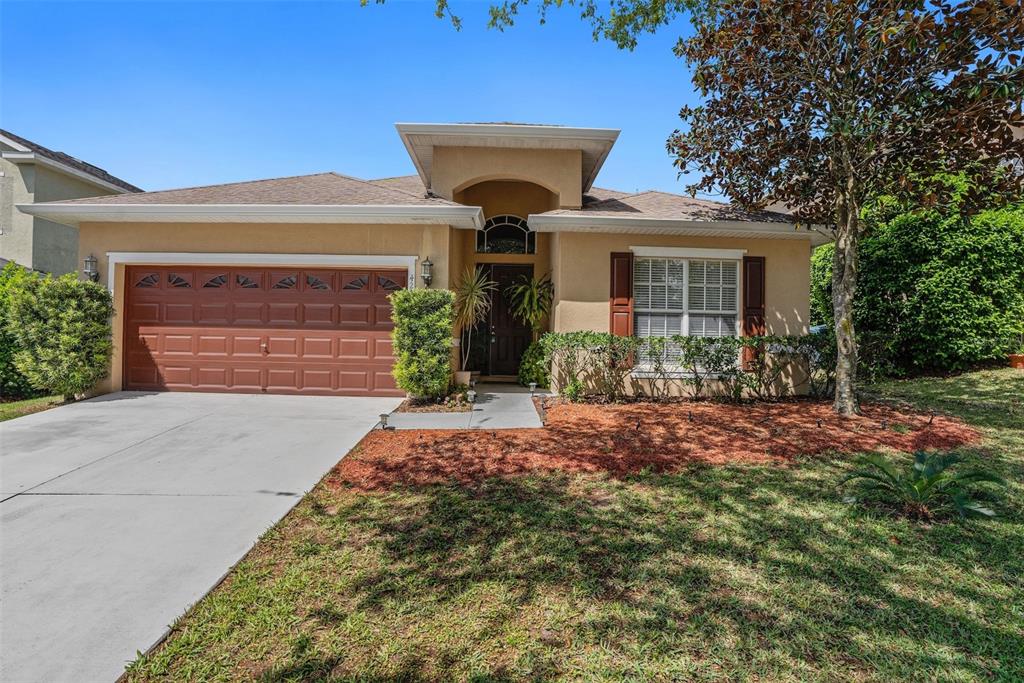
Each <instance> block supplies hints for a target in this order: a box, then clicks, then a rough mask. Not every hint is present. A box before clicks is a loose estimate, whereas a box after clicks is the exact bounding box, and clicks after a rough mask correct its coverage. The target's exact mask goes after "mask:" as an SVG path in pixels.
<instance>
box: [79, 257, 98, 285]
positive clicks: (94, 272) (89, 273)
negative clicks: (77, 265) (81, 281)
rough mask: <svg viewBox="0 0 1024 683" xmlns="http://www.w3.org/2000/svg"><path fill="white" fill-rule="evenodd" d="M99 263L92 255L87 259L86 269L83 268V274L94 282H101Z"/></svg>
mask: <svg viewBox="0 0 1024 683" xmlns="http://www.w3.org/2000/svg"><path fill="white" fill-rule="evenodd" d="M98 263H99V261H97V260H96V257H95V256H93V255H92V254H89V255H88V256H86V257H85V267H84V268H82V274H83V275H85V276H86V277H87V278H89V279H90V280H91V281H93V282H99V279H100V271H99V270H98V269H97V267H96V266H97V264H98Z"/></svg>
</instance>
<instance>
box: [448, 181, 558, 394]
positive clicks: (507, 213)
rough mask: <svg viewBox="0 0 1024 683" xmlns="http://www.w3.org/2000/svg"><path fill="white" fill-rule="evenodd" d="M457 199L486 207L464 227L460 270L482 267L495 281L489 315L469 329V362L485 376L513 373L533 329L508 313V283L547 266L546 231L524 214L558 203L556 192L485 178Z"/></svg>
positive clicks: (546, 269)
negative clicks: (479, 221)
mask: <svg viewBox="0 0 1024 683" xmlns="http://www.w3.org/2000/svg"><path fill="white" fill-rule="evenodd" d="M455 200H456V201H458V202H460V203H464V204H468V205H471V206H480V207H482V208H483V210H484V216H485V223H484V227H483V228H482V229H480V230H477V231H475V232H463V233H462V235H460V236H459V239H461V240H463V241H462V243H461V247H460V248H459V250H458V251H459V252H460V255H461V257H462V264H463V265H461V266H459V268H460V270H462V269H464V268H466V267H468V266H474V267H480V268H483V269H484V270H485V272H486V273H487V274H488V276H489V277H490V279H491V280H493V281H494V282H496V283H497V285H498V286H497V288H496V291H495V293H494V296H493V299H492V301H493V305H492V307H491V312H490V315H489V317H488V320H487V321H485V322H484V323H483V324H482V325H480V326H479V327H478V328H477V329H476V330H475V331H474V334H473V341H472V346H473V349H472V351H471V354H470V363H469V367H470V369H472V370H477V371H479V372H481V373H482V374H484V375H486V376H491V377H499V378H500V377H509V378H511V377H514V376H515V375H516V374H517V372H518V370H519V363H520V361H521V359H522V355H523V352H525V351H526V347H527V346H529V345H530V342H531V341H532V338H533V334H532V330H531V329H530V328H529V326H528V325H526V324H525V323H523V322H522V321H519V320H517V319H516V318H515V316H514V315H513V314H512V302H511V300H510V297H509V296H508V288H509V287H510V286H511V285H512V284H515V283H516V282H517V281H520V280H522V279H524V278H531V277H540V276H543V275H544V274H546V273H548V272H550V270H551V248H550V246H551V245H550V235H547V234H538V233H535V232H533V231H532V230H530V227H529V225H528V224H527V217H528V216H529V215H530V214H536V213H543V212H545V211H549V210H551V209H552V208H555V207H557V205H558V196H557V195H556V194H555V193H553V192H551V191H550V190H548V189H547V188H545V187H542V186H541V185H538V184H536V183H530V182H527V181H524V180H518V179H517V180H513V179H488V180H484V181H481V182H479V183H475V184H473V185H470V186H467V187H465V188H463V189H461V190H459V191H458V192H457V193H456V196H455Z"/></svg>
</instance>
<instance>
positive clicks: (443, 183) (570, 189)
mask: <svg viewBox="0 0 1024 683" xmlns="http://www.w3.org/2000/svg"><path fill="white" fill-rule="evenodd" d="M431 163H432V171H431V185H432V187H431V189H432V190H433V191H434V192H435V193H436V194H438V195H440V196H442V197H445V198H446V199H454V197H455V195H456V194H457V193H459V192H461V191H462V190H464V189H465V188H467V187H469V186H471V185H475V184H477V183H480V182H483V181H488V180H523V181H527V182H532V183H536V184H538V185H540V186H542V187H544V188H546V189H548V190H549V191H551V192H553V193H555V194H556V195H557V196H558V204H557V206H558V207H561V208H579V207H580V203H581V202H582V201H583V180H582V175H581V171H580V169H581V168H582V165H583V154H582V152H580V151H579V150H559V149H551V150H537V149H491V148H485V147H435V148H434V157H433V160H432V162H431Z"/></svg>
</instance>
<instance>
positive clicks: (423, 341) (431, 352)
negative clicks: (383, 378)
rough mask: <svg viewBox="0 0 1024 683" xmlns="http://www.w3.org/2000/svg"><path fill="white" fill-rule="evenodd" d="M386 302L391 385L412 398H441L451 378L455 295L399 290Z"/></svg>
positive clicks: (441, 291)
mask: <svg viewBox="0 0 1024 683" xmlns="http://www.w3.org/2000/svg"><path fill="white" fill-rule="evenodd" d="M390 299H391V309H392V310H391V319H392V320H393V321H394V323H395V329H394V331H393V332H392V333H391V338H392V340H393V341H394V346H395V358H396V361H395V368H394V370H393V372H394V376H395V382H396V383H397V384H398V387H399V388H400V389H402V390H403V391H406V392H408V393H410V394H412V395H413V396H415V397H416V398H440V397H441V396H444V395H445V394H447V393H448V387H449V384H450V382H451V375H452V363H451V361H452V347H451V340H452V331H453V330H454V326H455V325H454V320H455V316H454V310H455V308H454V305H455V295H454V294H453V293H452V292H450V291H448V290H444V289H403V290H401V291H398V292H395V293H394V294H392V295H391V297H390Z"/></svg>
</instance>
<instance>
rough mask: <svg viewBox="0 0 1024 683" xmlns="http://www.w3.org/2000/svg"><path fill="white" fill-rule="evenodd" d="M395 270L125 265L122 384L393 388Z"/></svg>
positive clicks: (276, 389)
mask: <svg viewBox="0 0 1024 683" xmlns="http://www.w3.org/2000/svg"><path fill="white" fill-rule="evenodd" d="M406 276H407V274H406V271H404V270H393V269H388V270H366V269H354V268H353V269H332V270H325V269H289V268H273V269H257V268H212V267H201V268H193V267H187V266H186V267H179V266H173V267H153V266H131V267H128V268H127V270H126V278H125V284H126V288H127V289H126V301H127V305H126V307H125V308H126V321H125V355H124V376H125V387H126V388H128V389H159V390H172V391H222V392H223V391H230V392H241V393H263V392H266V393H279V394H337V395H354V396H359V395H377V396H399V395H401V394H402V392H401V391H399V390H398V389H397V388H396V387H395V383H394V380H393V379H392V377H391V365H392V363H393V361H394V358H393V355H392V350H391V328H392V324H391V306H390V304H389V303H388V300H387V296H388V294H390V293H391V292H393V291H395V290H398V289H402V288H403V287H404V286H405V283H406Z"/></svg>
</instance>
